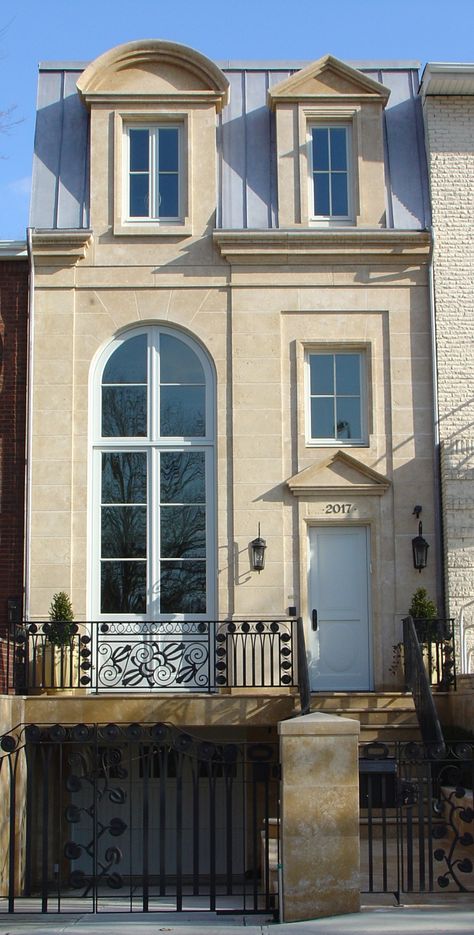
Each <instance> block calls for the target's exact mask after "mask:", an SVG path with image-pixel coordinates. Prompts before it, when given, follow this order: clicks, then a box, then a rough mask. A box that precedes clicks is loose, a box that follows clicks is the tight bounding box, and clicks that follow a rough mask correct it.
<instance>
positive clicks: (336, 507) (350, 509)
mask: <svg viewBox="0 0 474 935" xmlns="http://www.w3.org/2000/svg"><path fill="white" fill-rule="evenodd" d="M356 510H357V507H356V506H355V504H354V503H326V506H325V507H324V512H325V513H328V514H329V513H330V514H332V515H333V516H337V515H338V514H339V513H343V514H345V515H346V516H347V515H348V514H349V513H354V512H355V511H356Z"/></svg>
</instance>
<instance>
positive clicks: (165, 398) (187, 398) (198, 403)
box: [160, 386, 206, 437]
mask: <svg viewBox="0 0 474 935" xmlns="http://www.w3.org/2000/svg"><path fill="white" fill-rule="evenodd" d="M160 421H161V434H162V435H163V436H167V437H169V436H177V437H180V436H184V435H189V436H193V437H198V436H199V437H200V436H202V435H205V429H206V421H205V389H204V387H203V386H162V387H161V399H160Z"/></svg>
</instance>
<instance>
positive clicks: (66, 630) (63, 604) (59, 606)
mask: <svg viewBox="0 0 474 935" xmlns="http://www.w3.org/2000/svg"><path fill="white" fill-rule="evenodd" d="M43 629H44V632H45V633H46V636H47V638H48V640H49V642H50V643H52V644H53V646H70V645H71V640H72V637H73V636H74V633H76V632H77V627H76V625H75V623H74V612H73V609H72V604H71V601H70V599H69V597H68V595H67V594H66V592H65V591H58V593H57V594H53V599H52V601H51V605H50V608H49V623H45V625H44V628H43Z"/></svg>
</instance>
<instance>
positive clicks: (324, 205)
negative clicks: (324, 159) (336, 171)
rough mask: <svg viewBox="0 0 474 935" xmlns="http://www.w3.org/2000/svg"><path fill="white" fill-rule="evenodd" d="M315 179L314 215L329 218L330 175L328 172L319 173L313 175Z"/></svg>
mask: <svg viewBox="0 0 474 935" xmlns="http://www.w3.org/2000/svg"><path fill="white" fill-rule="evenodd" d="M313 179H314V213H315V214H317V215H324V216H325V217H327V216H328V215H329V214H330V213H331V212H330V206H329V174H328V173H326V172H317V173H316V174H315V175H313Z"/></svg>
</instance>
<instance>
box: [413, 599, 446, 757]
mask: <svg viewBox="0 0 474 935" xmlns="http://www.w3.org/2000/svg"><path fill="white" fill-rule="evenodd" d="M403 648H404V662H405V679H406V685H407V688H408V689H409V690H410V691H411V692H412V694H413V701H414V703H415V710H416V714H417V718H418V723H419V725H420V731H421V736H422V739H423V742H424V743H426V744H435V745H436V746H439V747H441V748H442V749H444V738H443V732H442V730H441V724H440V722H439V718H438V712H437V711H436V706H435V703H434V700H433V695H432V692H431V685H430V683H429V679H428V675H427V673H426V669H425V666H424V662H423V654H422V651H421V646H420V643H419V641H418V637H417V634H416V630H415V624H414V622H413V617H405V618H404V620H403Z"/></svg>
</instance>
